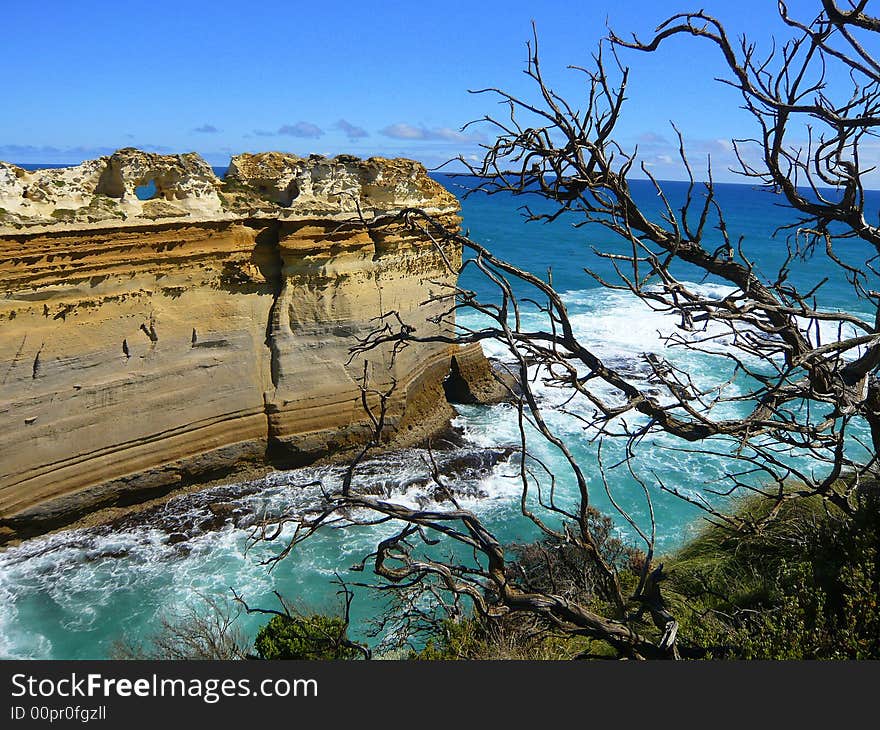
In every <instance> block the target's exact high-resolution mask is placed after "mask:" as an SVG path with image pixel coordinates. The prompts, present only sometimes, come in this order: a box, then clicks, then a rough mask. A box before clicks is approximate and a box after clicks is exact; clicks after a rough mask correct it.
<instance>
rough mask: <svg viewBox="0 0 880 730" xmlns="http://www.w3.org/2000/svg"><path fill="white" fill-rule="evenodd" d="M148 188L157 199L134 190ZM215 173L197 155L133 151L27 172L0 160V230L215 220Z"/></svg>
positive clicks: (218, 210) (218, 206)
mask: <svg viewBox="0 0 880 730" xmlns="http://www.w3.org/2000/svg"><path fill="white" fill-rule="evenodd" d="M150 184H152V185H153V186H154V187H155V197H154V198H153V199H151V200H140V199H139V198H138V195H137V189H138V188H140V187H144V186H149V185H150ZM219 189H220V181H219V180H218V179H217V176H216V175H214V171H213V170H212V169H211V167H210V166H209V165H208V163H207V162H205V161H204V160H203V159H202V158H201V157H199V156H198V155H197V154H195V153H190V154H185V155H157V154H152V153H150V152H142V151H141V150H136V149H134V148H126V149H122V150H119V151H117V152H115V153H113V154H112V155H110V156H108V157H100V158H98V159H97V160H88V161H86V162H83V163H82V164H81V165H76V166H74V167H62V168H52V169H44V170H34V171H27V170H23V169H21V168H20V167H16V166H15V165H10V164H9V163H6V162H0V211H2V213H0V227H2V226H6V227H9V226H36V225H46V224H51V223H74V222H96V221H111V220H113V219H118V220H126V219H130V218H160V217H181V216H189V215H197V216H209V217H216V216H219V215H221V214H222V212H223V207H222V204H221V200H220V196H219V194H218V191H219Z"/></svg>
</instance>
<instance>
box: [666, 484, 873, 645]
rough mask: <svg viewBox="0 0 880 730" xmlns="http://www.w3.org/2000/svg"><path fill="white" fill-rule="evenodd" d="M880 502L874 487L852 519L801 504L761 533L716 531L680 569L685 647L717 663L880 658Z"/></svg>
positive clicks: (675, 582)
mask: <svg viewBox="0 0 880 730" xmlns="http://www.w3.org/2000/svg"><path fill="white" fill-rule="evenodd" d="M878 506H880V501H878V496H877V487H876V485H870V486H868V487H864V488H863V489H862V490H861V492H860V494H859V497H858V504H857V509H856V511H855V513H854V514H852V515H843V514H841V513H840V512H838V511H834V510H832V509H830V508H827V507H826V505H824V504H823V503H822V502H821V501H819V500H818V499H813V500H794V501H792V502H790V503H788V504H787V505H786V507H785V509H783V510H782V511H781V512H780V513H779V515H778V516H777V518H776V519H775V520H774V521H773V522H771V523H770V524H769V525H768V527H767V529H766V530H764V531H763V532H761V533H758V534H754V535H732V534H730V533H729V532H727V531H725V530H723V529H722V528H720V527H712V528H709V529H707V530H706V531H705V532H704V533H703V534H702V535H700V536H699V537H698V538H696V539H695V540H694V541H692V542H691V543H690V544H689V545H687V546H685V548H684V549H683V550H682V551H680V552H679V554H678V555H677V556H676V557H675V559H674V560H673V562H672V563H671V565H670V574H671V580H670V585H669V589H671V590H670V591H668V595H670V596H671V597H673V598H674V600H673V603H674V604H676V605H675V606H674V608H673V612H674V613H676V615H678V616H680V618H681V623H682V628H681V632H680V633H681V636H682V640H683V642H686V643H688V644H690V645H691V647H692V648H693V649H695V650H696V651H697V653H698V655H700V654H703V655H705V656H710V657H729V658H743V659H868V658H880V606H878V591H880V585H878V581H880V560H878V555H880V552H878V549H880V512H878ZM765 507H766V502H764V503H763V504H762V503H761V502H754V501H753V502H751V503H749V504H748V505H746V507H745V509H747V510H761V509H763V508H765Z"/></svg>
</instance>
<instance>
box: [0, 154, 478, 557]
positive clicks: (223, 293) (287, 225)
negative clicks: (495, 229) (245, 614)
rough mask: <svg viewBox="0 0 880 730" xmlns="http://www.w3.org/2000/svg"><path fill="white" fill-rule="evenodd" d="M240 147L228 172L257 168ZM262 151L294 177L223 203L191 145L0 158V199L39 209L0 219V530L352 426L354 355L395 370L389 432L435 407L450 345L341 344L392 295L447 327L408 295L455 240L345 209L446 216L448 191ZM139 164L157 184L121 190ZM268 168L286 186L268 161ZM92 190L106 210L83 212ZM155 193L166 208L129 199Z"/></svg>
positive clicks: (342, 161) (289, 456)
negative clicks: (56, 167)
mask: <svg viewBox="0 0 880 730" xmlns="http://www.w3.org/2000/svg"><path fill="white" fill-rule="evenodd" d="M259 157H260V156H257V155H253V156H250V158H249V159H250V162H253V163H254V164H253V165H251V166H250V167H249V166H248V165H249V164H250V162H249V163H248V164H245V162H244V157H242V158H236V160H237V163H236V169H237V171H238V172H237V173H236V174H237V175H238V176H239V177H238V178H237V179H238V180H239V183H238V184H239V185H243V186H248V187H249V188H250V187H252V186H253V185H257V187H259V183H258V182H255V181H258V180H262V179H264V178H259V177H255V175H256V173H255V172H254V170H255V169H256V168H255V166H256V165H258V163H259V165H263V164H264V162H265V156H264V159H263V162H259V161H257V162H255V161H254V160H253V159H252V158H259ZM268 159H274V160H276V161H279V160H280V162H278V165H276V166H275V167H273V169H275V170H276V171H277V170H286V171H288V172H289V171H290V170H294V171H295V174H294V173H290V174H293V177H291V180H295V181H296V186H297V187H298V190H299V193H298V195H297V197H296V198H295V199H293V200H291V201H290V202H291V205H289V206H287V207H281V206H280V205H276V204H274V203H271V204H270V203H266V201H263V203H264V204H265V205H269V206H270V207H271V208H272V210H274V212H271V213H270V212H267V211H266V210H263V209H260V208H259V206H257V207H255V208H251V209H247V211H246V212H244V213H234V212H231V210H230V209H229V208H228V207H227V208H226V209H221V208H220V203H219V201H220V198H219V197H218V192H217V184H216V178H214V177H213V173H212V172H211V170H210V168H209V167H208V166H207V164H206V163H204V161H202V160H200V158H197V157H196V156H194V155H176V156H160V155H150V154H148V153H143V152H138V151H136V150H122V151H120V152H118V153H116V154H115V155H111V156H110V157H109V158H101V159H100V160H95V161H92V162H88V163H83V164H82V165H79V166H77V167H75V168H66V171H64V172H59V171H51V170H48V171H46V170H44V171H35V172H25V171H23V170H20V168H16V167H15V166H12V165H7V164H3V165H0V201H4V202H0V207H2V208H4V209H5V210H10V209H11V208H9V207H7V206H8V205H9V203H8V202H5V201H8V200H10V199H12V198H15V197H16V195H19V196H21V195H22V194H23V191H27V193H28V195H29V196H30V197H27V198H26V199H25V200H26V201H28V202H27V203H20V202H19V203H18V205H19V208H18V209H17V210H18V211H19V212H18V213H16V214H15V215H17V216H19V217H20V216H21V215H22V213H21V210H22V209H27V210H28V215H31V214H32V213H34V211H35V210H36V209H37V208H39V215H40V216H43V219H44V220H48V221H51V223H44V224H42V225H30V226H28V227H26V228H18V229H16V228H8V227H7V228H3V229H0V290H2V294H3V296H2V297H0V542H2V541H4V540H8V539H11V538H16V537H22V536H27V535H30V534H36V533H39V532H41V531H45V530H47V529H51V528H52V527H55V526H59V525H63V524H67V523H69V522H70V521H72V520H74V519H76V518H77V517H79V516H81V515H82V514H84V513H87V512H89V511H92V510H94V509H97V508H100V507H104V506H122V505H127V504H132V503H135V502H139V501H144V500H147V499H151V498H154V497H157V496H160V495H162V494H165V493H167V492H168V491H170V490H173V489H175V488H178V487H181V486H184V485H187V484H192V483H198V482H203V481H207V480H212V479H218V478H221V477H225V476H227V475H230V474H232V473H235V472H236V471H238V470H241V469H243V468H247V467H248V465H251V466H253V465H256V466H263V465H272V466H291V465H300V464H305V463H310V462H312V461H314V460H315V459H317V458H320V457H322V456H324V455H326V454H327V453H328V452H337V451H340V450H345V449H347V448H349V447H351V446H353V445H355V444H358V443H361V442H362V441H363V439H364V438H366V437H367V434H368V433H369V432H370V422H369V419H368V417H367V415H366V414H365V413H364V410H363V408H362V405H361V391H360V381H361V378H362V376H363V372H364V367H365V361H366V369H367V373H368V379H369V382H368V386H369V387H370V388H371V389H376V390H384V389H388V388H390V386H391V384H392V382H395V383H396V388H395V390H394V393H393V395H392V397H391V399H390V401H389V405H388V415H387V424H388V430H389V437H390V441H391V443H393V444H399V445H403V444H411V443H416V442H417V441H419V440H421V439H423V438H425V437H426V436H428V435H430V434H432V433H434V432H436V431H437V430H439V429H441V428H443V427H444V426H445V425H446V423H447V421H448V419H449V417H450V416H451V415H452V413H453V412H452V409H451V406H450V405H449V403H448V401H447V398H446V395H445V393H444V389H443V381H444V379H445V378H446V375H447V374H448V372H449V368H450V363H451V362H452V357H453V355H457V356H458V357H459V358H460V357H461V355H460V354H457V352H456V350H457V348H455V347H454V346H449V345H446V344H440V343H438V344H422V345H417V346H411V347H407V348H404V349H403V350H401V351H400V352H398V353H397V354H396V356H394V357H392V352H391V349H390V347H379V348H376V349H374V350H371V351H369V352H368V353H366V354H364V355H361V356H360V357H357V358H354V359H351V348H352V346H353V345H355V344H356V343H357V342H358V340H359V339H362V338H363V337H365V336H366V335H367V334H368V333H369V332H370V331H371V330H373V328H374V327H376V318H377V317H378V316H379V315H380V314H382V313H385V312H388V311H391V310H394V311H396V312H398V313H399V315H400V316H401V318H402V319H404V321H407V322H408V324H410V325H411V326H413V327H415V328H416V329H417V331H419V332H420V333H424V334H432V333H434V334H445V335H449V334H451V331H447V330H451V326H450V325H449V324H443V325H438V324H437V323H436V318H437V316H438V315H439V314H440V313H441V312H442V311H443V310H444V309H445V307H444V306H443V305H442V304H441V303H439V302H438V303H427V304H423V303H424V302H425V301H426V300H427V299H429V298H430V296H431V295H432V294H438V293H441V292H443V291H446V290H447V289H445V287H448V286H451V285H452V284H454V283H455V274H454V272H453V271H450V269H449V268H448V266H447V265H446V261H449V262H452V263H453V264H456V263H457V262H459V261H460V257H461V251H460V250H458V249H457V248H456V247H455V246H454V245H453V244H449V245H447V250H445V251H443V252H440V251H438V250H437V247H436V246H435V245H434V244H433V243H432V242H431V241H429V240H427V239H425V238H423V237H421V236H420V235H419V234H416V233H414V232H413V231H411V230H409V229H407V228H406V227H405V226H403V224H399V223H398V224H394V225H389V226H387V227H384V228H383V229H381V231H376V230H371V229H368V228H366V227H365V226H364V224H363V221H362V219H361V214H362V213H363V211H364V210H368V211H369V212H370V213H371V214H374V215H380V214H382V213H386V212H392V211H395V210H399V209H400V208H401V207H406V206H409V205H413V204H418V205H420V206H421V207H425V208H429V209H431V210H432V211H433V212H434V214H435V215H436V217H437V219H438V220H439V221H440V222H441V223H442V224H443V225H444V226H447V227H448V228H449V229H450V230H456V229H457V227H458V225H459V217H458V204H457V201H456V200H455V198H454V197H453V196H452V195H451V194H449V193H448V192H447V191H446V190H445V189H443V188H442V186H440V185H439V184H438V183H436V182H435V181H433V180H431V179H430V178H429V177H428V176H427V174H426V172H425V170H424V168H423V167H422V166H421V165H419V164H418V163H414V162H412V161H409V160H387V161H383V160H380V159H378V158H374V159H371V160H366V161H359V160H356V159H355V158H348V157H346V158H335V159H334V160H329V161H327V160H324V158H307V159H306V160H305V161H302V160H300V163H302V164H300V163H295V164H294V163H293V162H291V160H292V159H300V158H291V156H274V155H273V156H271V157H270V158H268ZM273 164H274V163H273ZM297 165H299V166H297ZM288 172H284V175H287V174H288ZM260 174H262V173H260ZM147 178H150V179H152V180H153V181H154V182H155V185H156V190H157V192H159V193H160V196H161V199H156V200H154V201H139V200H137V199H136V197H133V196H134V192H135V190H136V188H137V187H138V185H140V184H141V183H142V182H143V181H144V180H145V179H147ZM265 179H266V180H267V181H269V180H276V181H277V182H276V183H273V184H275V185H276V187H275V188H273V190H279V191H280V190H281V189H282V188H284V189H288V188H289V187H290V182H289V181H288V182H287V183H284V179H286V178H284V176H283V175H281V174H280V173H279V174H278V175H276V177H274V178H273V177H271V176H269V175H268V173H267V176H266V178H265ZM55 180H59V181H62V182H63V185H59V184H55V182H53V181H55ZM308 180H311V183H310V185H311V187H309V186H308V185H307V184H306V183H307V182H308ZM47 181H48V182H47ZM346 186H349V187H348V188H346ZM343 188H346V189H350V190H351V191H352V193H353V194H354V193H356V194H357V195H359V196H360V197H359V200H360V206H361V212H357V211H356V210H355V211H352V210H351V208H350V207H349V203H348V202H346V201H348V200H349V199H348V198H347V197H346V196H344V195H342V194H341V192H340V191H341V190H342V189H343ZM291 189H292V188H291ZM96 190H100V191H102V192H101V193H100V194H101V195H105V196H106V197H107V199H108V200H109V201H111V202H110V203H106V210H107V211H111V210H115V208H114V207H113V206H114V205H115V206H116V207H117V208H119V209H121V210H122V211H125V219H123V218H122V217H116V216H112V217H109V218H103V219H100V220H99V221H97V222H91V223H89V222H87V221H86V219H85V218H84V215H85V213H84V212H83V208H84V207H85V208H88V207H89V206H92V207H93V208H97V207H99V206H94V205H93V201H90V200H89V195H90V193H91V192H93V191H96ZM96 194H97V193H96ZM273 194H274V193H273ZM248 195H250V193H248ZM225 198H226V195H225V194H224V199H225ZM87 201H88V204H87V205H81V203H82V204H85V203H86V202H87ZM149 203H151V204H152V205H150V204H149ZM77 204H80V205H79V207H78V208H75V207H74V206H75V205H77ZM160 204H161V205H163V206H169V207H167V208H164V209H161V208H159V209H157V207H158V206H159V205H160ZM101 205H104V204H103V203H102V204H101ZM40 206H43V207H40ZM53 206H55V207H53ZM58 206H69V207H61V208H59V207H58ZM172 207H173V210H172ZM102 209H103V208H102ZM63 210H75V211H76V212H75V214H72V215H71V216H70V217H69V218H67V217H65V216H66V215H67V214H64V215H59V211H63ZM135 210H136V211H137V216H134V215H131V216H130V215H129V212H131V211H135ZM151 210H152V213H151V212H150V211H151ZM176 211H184V212H185V213H186V215H178V214H177V213H176ZM212 211H213V212H212ZM162 212H165V213H169V214H170V213H175V216H174V217H170V216H169V217H158V218H157V219H156V220H151V219H150V218H149V217H147V216H151V215H153V214H155V215H157V216H158V215H159V214H160V213H162ZM108 215H109V213H108ZM30 220H31V222H33V220H34V219H33V218H31V219H30ZM61 220H63V221H65V222H63V223H59V221H61ZM0 225H3V221H0ZM444 257H445V259H446V261H445V260H444ZM371 403H372V401H371ZM373 405H375V404H373Z"/></svg>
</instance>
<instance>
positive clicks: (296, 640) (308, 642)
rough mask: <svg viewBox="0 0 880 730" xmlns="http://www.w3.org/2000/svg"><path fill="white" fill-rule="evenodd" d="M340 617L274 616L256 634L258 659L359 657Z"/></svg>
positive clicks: (320, 615) (316, 615)
mask: <svg viewBox="0 0 880 730" xmlns="http://www.w3.org/2000/svg"><path fill="white" fill-rule="evenodd" d="M346 631H347V625H346V623H345V621H344V620H343V619H342V618H340V617H339V616H325V615H323V614H312V615H311V616H293V615H291V616H283V615H279V616H273V617H272V619H271V620H270V621H269V623H268V624H266V625H265V626H263V627H262V628H261V629H260V630H259V632H258V633H257V638H256V641H255V642H254V647H255V648H256V650H257V654H259V656H260V658H261V659H356V658H358V657H359V656H361V653H360V651H359V650H358V649H357V648H355V647H354V646H353V645H352V644H351V643H350V642H349V641H348V638H347V637H346Z"/></svg>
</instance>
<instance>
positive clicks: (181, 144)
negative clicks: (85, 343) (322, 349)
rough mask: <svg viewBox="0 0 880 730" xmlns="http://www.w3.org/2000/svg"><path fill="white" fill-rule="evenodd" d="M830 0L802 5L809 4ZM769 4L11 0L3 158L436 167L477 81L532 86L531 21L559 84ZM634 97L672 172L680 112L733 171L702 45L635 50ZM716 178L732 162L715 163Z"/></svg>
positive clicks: (727, 113) (754, 17) (763, 14)
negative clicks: (526, 70) (674, 20)
mask: <svg viewBox="0 0 880 730" xmlns="http://www.w3.org/2000/svg"><path fill="white" fill-rule="evenodd" d="M818 4H819V3H818V1H817V0H815V1H813V2H810V1H808V0H795V1H793V2H790V6H791V8H792V10H793V11H795V12H797V11H801V12H802V17H808V16H809V15H810V14H811V13H813V12H814V9H815V8H816V7H817V6H818ZM775 5H776V3H775V2H772V0H740V1H739V2H736V3H733V2H729V1H719V0H697V1H696V2H695V3H693V4H690V5H689V4H686V0H675V1H674V2H670V1H668V0H653V1H651V2H647V1H644V0H616V1H615V2H596V1H593V2H571V0H569V1H568V2H559V1H557V0H552V1H548V2H540V1H539V0H532V1H531V2H520V1H519V0H508V1H506V2H495V1H494V0H484V1H481V2H475V1H474V0H471V1H470V2H459V1H458V0H446V1H445V2H433V1H432V0H423V1H421V2H372V3H367V2H350V1H349V0H336V1H335V2H298V1H296V0H287V1H286V2H276V1H275V0H261V1H260V2H249V3H245V2H241V1H240V0H211V1H210V2H203V1H202V0H194V1H190V2H187V1H186V0H177V2H167V1H166V0H143V1H140V2H132V1H130V0H116V2H103V1H102V0H83V2H71V1H70V0H66V1H63V2H59V1H57V0H42V1H41V2H39V3H37V2H17V3H4V8H3V18H4V31H5V32H4V39H3V52H4V55H5V63H3V64H2V65H0V89H2V90H3V91H2V96H3V108H2V109H0V159H5V160H9V161H13V162H19V163H40V162H43V163H59V162H62V163H66V162H79V161H80V160H82V159H88V158H91V157H96V156H99V155H101V154H107V153H109V152H110V151H112V150H114V149H117V148H119V147H124V146H136V147H141V148H144V149H149V150H154V151H159V152H166V153H171V152H187V151H191V150H195V151H197V152H199V153H200V154H202V155H203V156H205V157H206V159H208V160H209V161H210V162H211V163H212V164H217V165H222V164H226V162H227V161H228V159H229V157H230V155H233V154H237V153H239V152H244V151H261V150H270V149H278V150H285V151H290V152H294V153H297V154H308V153H312V152H317V153H322V154H330V155H333V154H338V153H343V152H344V153H351V154H356V155H359V156H368V155H373V154H378V155H384V156H398V155H401V156H408V157H414V158H416V159H420V160H422V161H423V162H425V163H426V164H428V165H429V166H434V165H437V164H438V163H440V162H442V161H444V160H446V159H449V158H450V157H452V156H454V155H456V154H458V153H463V154H475V153H477V152H478V151H479V150H478V144H479V142H480V141H481V139H483V137H481V134H482V135H485V134H487V133H488V130H484V131H483V132H482V133H481V132H480V131H479V130H468V131H467V132H464V133H462V132H460V131H459V129H460V127H461V125H462V124H463V123H465V122H467V121H468V120H470V119H473V118H476V117H480V116H482V115H483V114H485V113H487V112H489V113H494V112H497V111H498V107H497V105H496V104H495V103H494V102H493V100H492V99H491V98H489V97H487V96H475V95H471V94H469V93H468V89H474V88H479V87H484V86H500V87H503V88H505V89H507V90H510V91H513V92H517V93H528V91H529V87H528V86H527V85H526V79H525V77H524V76H523V75H522V73H521V69H522V68H523V66H524V61H525V56H526V52H525V42H526V40H528V39H529V37H530V34H531V30H530V21H531V20H532V19H534V20H535V22H536V23H537V26H538V31H539V35H540V40H541V46H542V51H543V52H542V58H543V65H544V69H545V71H546V73H547V75H548V76H549V77H550V78H551V79H552V81H553V84H554V85H555V86H556V87H557V88H558V89H559V90H561V91H562V92H563V93H564V94H566V95H568V96H570V97H575V96H577V94H579V93H581V92H582V91H583V85H582V82H581V80H580V78H579V77H578V75H577V74H575V73H573V72H571V71H566V70H565V66H566V65H567V64H588V63H589V56H590V53H591V52H593V51H594V50H595V48H596V44H597V42H598V40H599V39H600V38H601V37H602V36H603V35H604V34H605V32H606V29H605V21H606V18H607V20H608V21H609V23H610V24H611V25H612V27H614V28H615V29H616V30H617V31H618V32H621V33H622V32H625V31H628V30H632V31H636V32H639V33H640V34H643V35H647V34H648V33H649V32H650V30H651V29H652V28H653V27H654V25H656V23H657V22H659V21H660V20H662V19H663V18H665V17H666V16H667V15H668V14H670V13H671V12H674V11H678V10H681V9H693V8H698V7H703V8H704V9H705V10H707V11H708V12H712V13H714V14H716V15H718V16H719V17H721V18H723V19H724V20H726V21H727V23H728V24H729V28H730V29H731V30H732V31H736V32H740V31H746V32H748V33H750V34H751V35H753V36H754V37H755V38H756V39H759V40H761V39H765V38H768V37H769V34H770V33H771V32H772V31H773V30H776V31H778V30H779V26H778V21H776V19H775ZM623 60H624V62H626V63H627V64H628V65H630V66H631V67H632V72H631V73H632V77H631V83H630V87H629V98H630V101H629V103H628V106H627V107H626V109H625V111H624V117H623V120H622V122H621V124H620V126H619V130H618V139H619V140H620V141H621V142H622V143H624V144H625V145H633V144H635V143H637V142H638V143H640V145H641V149H642V150H643V152H644V155H645V157H646V159H647V160H648V161H649V163H650V164H651V165H652V166H653V167H654V169H655V170H656V171H657V173H658V174H659V176H660V177H664V178H674V177H680V170H679V169H678V167H677V165H676V164H675V163H674V162H667V160H668V159H669V158H671V157H672V156H673V155H674V148H673V146H672V144H671V140H672V130H671V128H670V126H669V120H675V121H676V123H677V124H678V125H679V127H680V128H681V130H682V132H683V133H684V134H685V136H686V138H687V140H688V144H689V147H690V148H691V150H692V154H693V155H694V156H695V157H696V158H697V159H698V160H702V159H703V158H704V156H705V155H706V154H707V153H711V154H713V155H714V156H715V157H716V165H717V167H718V168H723V165H724V163H725V161H728V160H729V144H728V140H729V139H730V138H731V137H734V136H741V135H743V134H745V133H747V132H748V131H749V129H750V127H749V124H748V121H749V120H748V117H747V116H746V115H745V114H744V112H742V111H740V110H738V108H737V106H738V100H737V97H736V95H735V93H733V92H732V91H731V90H729V89H727V88H725V87H723V86H722V85H720V84H718V83H717V82H714V81H713V80H712V77H713V76H715V75H718V74H720V73H721V72H722V70H723V69H722V66H721V65H720V63H719V61H718V58H717V54H716V52H715V51H714V49H713V48H712V47H711V46H710V45H709V44H707V43H696V42H693V41H691V42H687V41H684V40H676V41H674V42H673V43H670V44H669V45H668V46H667V47H665V48H664V49H663V50H662V52H661V53H659V54H656V55H653V56H649V55H643V54H635V53H631V54H626V55H625V56H624V58H623ZM718 177H719V178H722V179H724V178H726V179H730V176H727V175H724V174H723V173H719V175H718Z"/></svg>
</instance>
